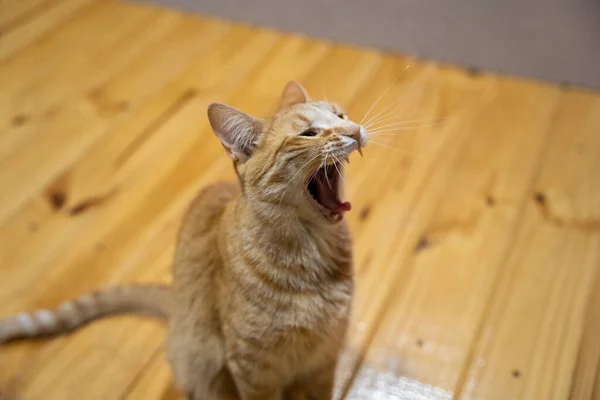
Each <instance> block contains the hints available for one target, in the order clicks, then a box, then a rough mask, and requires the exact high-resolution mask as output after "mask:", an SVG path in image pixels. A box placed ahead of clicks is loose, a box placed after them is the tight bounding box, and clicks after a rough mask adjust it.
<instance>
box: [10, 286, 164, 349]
mask: <svg viewBox="0 0 600 400" xmlns="http://www.w3.org/2000/svg"><path fill="white" fill-rule="evenodd" d="M170 303H171V299H170V293H169V289H168V288H167V287H166V286H157V285H148V286H122V287H116V288H111V289H106V290H101V291H96V292H91V293H88V294H85V295H83V296H81V297H79V298H77V299H75V300H70V301H66V302H64V303H62V304H61V305H60V306H59V307H57V308H55V309H52V310H44V309H42V310H36V311H33V312H31V313H20V314H17V315H15V316H13V317H10V318H6V319H3V320H0V343H3V342H8V341H12V340H17V339H24V338H37V337H43V336H52V335H60V334H65V333H68V332H72V331H73V330H75V329H77V328H79V327H81V326H82V325H84V324H86V323H88V322H91V321H93V320H95V319H97V318H101V317H105V316H108V315H117V314H127V313H139V314H145V315H152V316H157V317H160V318H163V319H166V318H168V316H169V312H170V311H169V309H170Z"/></svg>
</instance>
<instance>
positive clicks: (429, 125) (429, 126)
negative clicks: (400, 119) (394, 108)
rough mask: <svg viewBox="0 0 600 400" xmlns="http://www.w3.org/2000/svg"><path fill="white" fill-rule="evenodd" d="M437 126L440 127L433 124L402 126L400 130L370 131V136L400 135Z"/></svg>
mask: <svg viewBox="0 0 600 400" xmlns="http://www.w3.org/2000/svg"><path fill="white" fill-rule="evenodd" d="M437 125H438V124H437V123H433V124H426V125H414V126H400V127H398V128H394V127H391V128H386V129H383V128H382V129H380V130H374V131H369V136H380V135H382V134H384V133H386V134H391V133H398V132H402V131H410V130H417V129H424V128H431V127H434V126H437Z"/></svg>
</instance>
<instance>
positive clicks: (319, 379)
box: [287, 361, 337, 400]
mask: <svg viewBox="0 0 600 400" xmlns="http://www.w3.org/2000/svg"><path fill="white" fill-rule="evenodd" d="M336 365H337V363H336V362H335V361H332V362H328V363H326V364H324V365H322V366H320V367H319V368H315V369H314V370H312V371H311V372H310V373H309V374H307V375H305V376H304V377H302V379H300V380H298V381H297V382H296V384H295V385H294V387H293V388H292V389H291V391H290V392H289V394H288V399H287V400H331V399H332V398H333V388H334V383H335V369H336Z"/></svg>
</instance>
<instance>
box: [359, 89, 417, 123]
mask: <svg viewBox="0 0 600 400" xmlns="http://www.w3.org/2000/svg"><path fill="white" fill-rule="evenodd" d="M414 85H415V84H413V86H414ZM407 100H408V93H404V95H402V96H400V97H399V98H398V99H397V100H396V101H393V102H392V103H390V104H389V105H388V106H387V107H385V108H384V109H383V110H381V111H379V112H378V113H377V114H375V115H374V116H373V117H371V118H370V119H369V120H368V121H366V122H365V126H372V125H373V124H374V123H377V121H378V120H380V119H381V118H388V117H390V114H389V113H391V112H393V111H394V110H396V109H397V108H398V107H399V106H400V105H401V104H402V103H404V102H406V101H407ZM392 116H393V115H392Z"/></svg>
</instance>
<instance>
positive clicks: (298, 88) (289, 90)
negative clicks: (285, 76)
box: [279, 81, 310, 111]
mask: <svg viewBox="0 0 600 400" xmlns="http://www.w3.org/2000/svg"><path fill="white" fill-rule="evenodd" d="M308 102H310V97H309V96H308V93H306V90H305V89H304V87H302V85H301V84H299V83H298V82H296V81H291V82H288V84H287V85H285V88H284V89H283V94H282V95H281V101H280V102H279V111H281V110H285V109H286V108H289V107H291V106H293V105H295V104H300V103H308Z"/></svg>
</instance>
